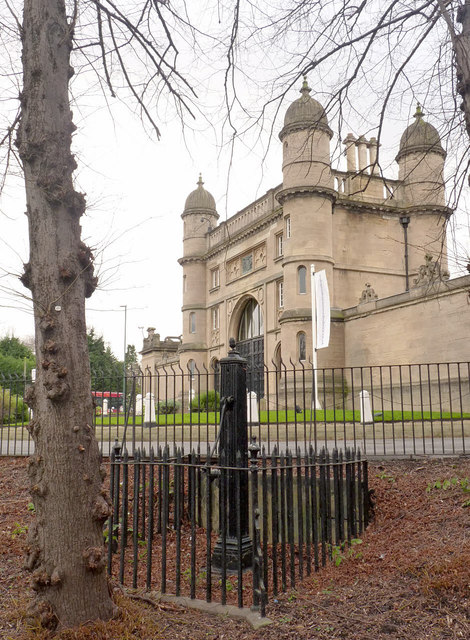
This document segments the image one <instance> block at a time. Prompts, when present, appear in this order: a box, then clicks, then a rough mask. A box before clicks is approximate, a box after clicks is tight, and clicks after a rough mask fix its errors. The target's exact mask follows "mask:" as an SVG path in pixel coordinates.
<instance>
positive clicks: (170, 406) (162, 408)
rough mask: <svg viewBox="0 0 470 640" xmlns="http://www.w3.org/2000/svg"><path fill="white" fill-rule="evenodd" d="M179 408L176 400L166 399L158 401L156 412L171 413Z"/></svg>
mask: <svg viewBox="0 0 470 640" xmlns="http://www.w3.org/2000/svg"><path fill="white" fill-rule="evenodd" d="M178 409H179V404H178V402H176V400H167V401H166V402H159V403H158V409H157V413H160V414H171V413H176V412H177V411H178Z"/></svg>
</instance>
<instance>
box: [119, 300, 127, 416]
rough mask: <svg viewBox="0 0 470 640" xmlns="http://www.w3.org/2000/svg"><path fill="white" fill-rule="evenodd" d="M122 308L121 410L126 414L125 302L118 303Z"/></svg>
mask: <svg viewBox="0 0 470 640" xmlns="http://www.w3.org/2000/svg"><path fill="white" fill-rule="evenodd" d="M119 306H120V307H121V308H122V309H124V360H123V363H122V410H123V413H124V416H125V415H126V351H127V335H126V334H127V304H121V305H119Z"/></svg>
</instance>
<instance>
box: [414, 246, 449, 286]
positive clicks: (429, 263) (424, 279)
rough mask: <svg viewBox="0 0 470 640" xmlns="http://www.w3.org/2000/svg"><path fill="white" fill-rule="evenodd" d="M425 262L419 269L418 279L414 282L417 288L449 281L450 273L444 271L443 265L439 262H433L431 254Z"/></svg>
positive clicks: (425, 257) (427, 255)
mask: <svg viewBox="0 0 470 640" xmlns="http://www.w3.org/2000/svg"><path fill="white" fill-rule="evenodd" d="M424 260H425V263H424V264H422V265H421V266H420V267H419V269H418V277H417V278H415V279H414V280H413V282H414V286H415V287H421V286H423V285H425V284H431V283H433V282H442V281H443V280H448V279H449V277H450V274H449V272H448V271H447V270H446V269H442V268H441V263H440V262H439V261H438V260H433V257H432V255H431V254H430V253H427V254H426V255H425V256H424Z"/></svg>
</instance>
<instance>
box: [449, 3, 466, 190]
mask: <svg viewBox="0 0 470 640" xmlns="http://www.w3.org/2000/svg"><path fill="white" fill-rule="evenodd" d="M457 21H458V22H461V23H462V32H461V33H460V34H456V35H455V37H454V38H453V44H454V51H455V59H456V63H457V91H458V92H459V94H460V95H461V97H462V104H461V109H462V111H463V112H464V115H465V127H466V130H467V134H468V137H469V138H470V0H465V3H464V4H462V5H461V6H460V7H459V10H458V12H457ZM469 179H470V178H469Z"/></svg>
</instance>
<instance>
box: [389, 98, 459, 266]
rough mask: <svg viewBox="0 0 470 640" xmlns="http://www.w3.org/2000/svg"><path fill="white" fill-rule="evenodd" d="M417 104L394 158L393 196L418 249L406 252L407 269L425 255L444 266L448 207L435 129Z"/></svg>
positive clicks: (445, 261) (445, 263) (409, 238)
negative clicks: (396, 179)
mask: <svg viewBox="0 0 470 640" xmlns="http://www.w3.org/2000/svg"><path fill="white" fill-rule="evenodd" d="M423 115H424V114H423V111H422V109H421V107H420V105H419V104H418V106H417V109H416V113H415V116H414V117H415V121H414V122H413V124H411V125H410V126H409V127H407V129H405V131H404V132H403V135H402V137H401V140H400V149H399V151H398V154H397V157H396V161H397V163H398V167H399V175H398V187H397V190H396V194H395V195H396V197H397V199H398V201H399V202H400V207H401V208H402V209H404V213H405V215H406V216H408V217H409V225H408V240H409V244H410V247H416V248H417V249H418V251H416V250H415V251H412V252H411V253H410V257H411V261H410V271H411V272H413V271H416V270H417V269H418V267H419V265H420V264H422V263H423V256H424V255H425V254H432V255H433V257H434V258H435V259H439V261H440V263H441V267H442V268H444V269H445V268H446V267H447V251H446V237H445V221H446V219H447V217H448V216H449V215H450V213H451V212H450V210H449V209H448V208H447V207H446V206H445V194H444V161H445V157H446V152H445V151H444V149H443V148H442V145H441V141H440V138H439V134H438V132H437V131H436V129H435V128H434V127H433V126H432V125H431V124H429V123H428V122H425V120H424V118H423Z"/></svg>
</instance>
